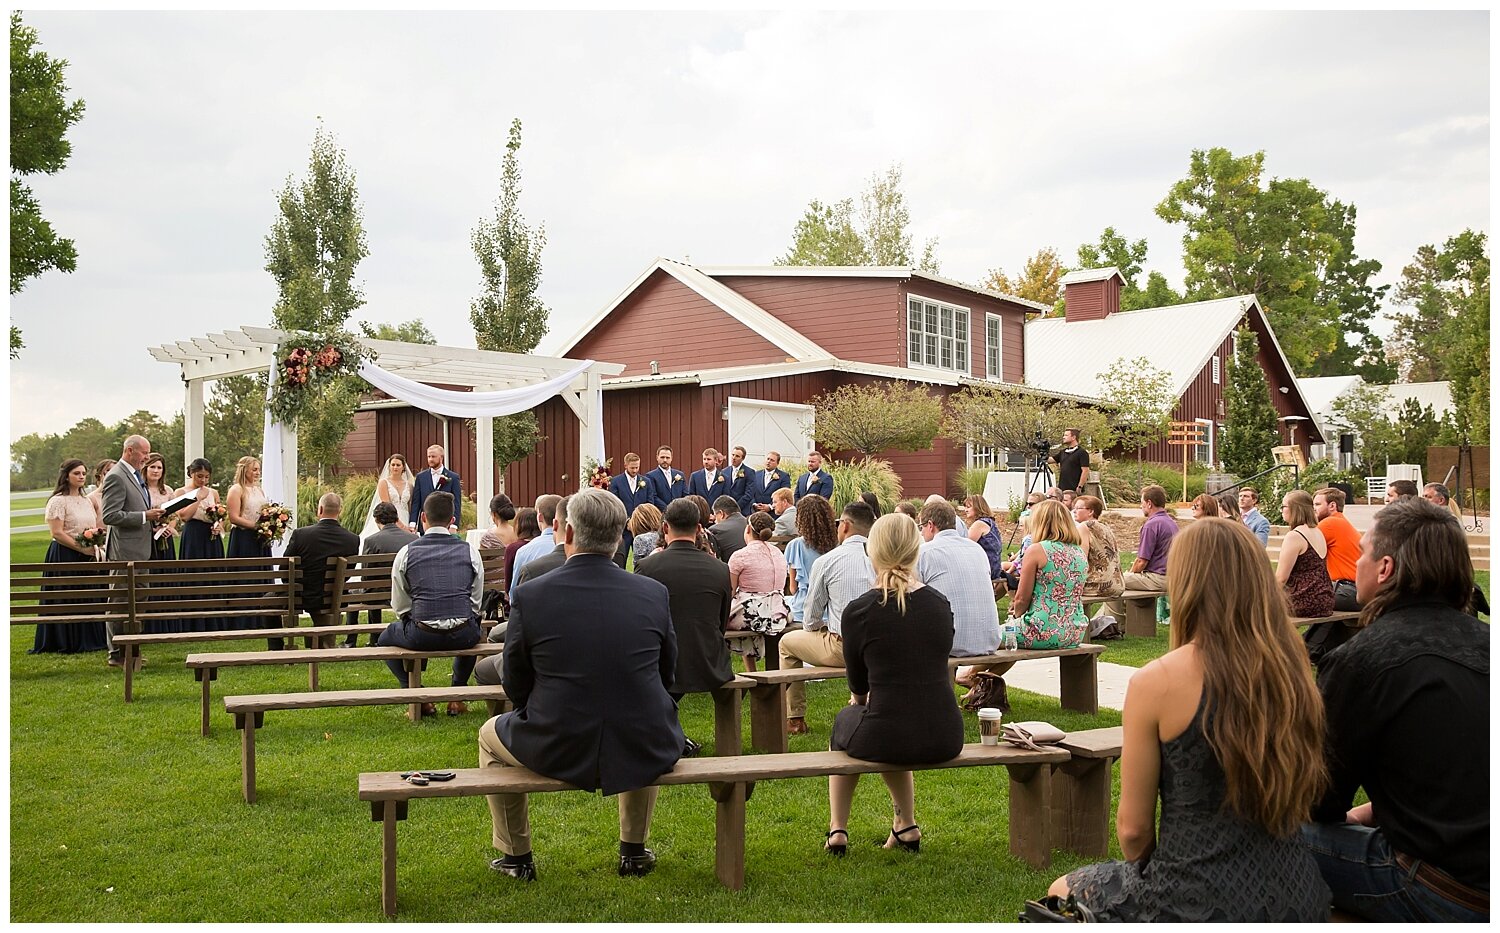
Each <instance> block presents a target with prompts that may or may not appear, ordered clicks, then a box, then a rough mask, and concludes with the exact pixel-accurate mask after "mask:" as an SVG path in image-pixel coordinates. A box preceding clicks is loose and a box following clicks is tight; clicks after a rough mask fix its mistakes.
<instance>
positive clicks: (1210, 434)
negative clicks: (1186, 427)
mask: <svg viewBox="0 0 1500 933" xmlns="http://www.w3.org/2000/svg"><path fill="white" fill-rule="evenodd" d="M1215 359H1218V357H1215ZM1193 420H1194V421H1196V422H1198V423H1199V424H1201V425H1203V436H1204V437H1206V438H1208V443H1207V444H1198V445H1197V446H1195V447H1194V448H1193V459H1194V460H1197V461H1198V462H1199V463H1206V464H1208V465H1209V466H1210V467H1212V466H1214V465H1215V463H1216V462H1217V461H1215V460H1214V448H1215V447H1216V443H1215V442H1216V441H1217V440H1218V438H1216V437H1215V436H1214V435H1215V434H1216V433H1217V432H1218V430H1219V428H1218V425H1216V424H1214V423H1213V422H1212V421H1210V420H1209V419H1207V418H1194V419H1193ZM1205 447H1207V448H1208V451H1207V453H1208V458H1207V459H1204V457H1203V453H1204V450H1203V448H1205Z"/></svg>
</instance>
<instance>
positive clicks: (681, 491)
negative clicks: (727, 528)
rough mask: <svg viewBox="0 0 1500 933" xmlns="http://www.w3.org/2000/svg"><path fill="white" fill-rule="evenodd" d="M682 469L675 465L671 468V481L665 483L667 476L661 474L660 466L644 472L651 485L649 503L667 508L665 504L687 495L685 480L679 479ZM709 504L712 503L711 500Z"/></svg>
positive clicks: (662, 508) (663, 509) (660, 507)
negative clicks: (669, 483)
mask: <svg viewBox="0 0 1500 933" xmlns="http://www.w3.org/2000/svg"><path fill="white" fill-rule="evenodd" d="M681 476H682V471H681V470H679V469H677V468H676V467H673V468H672V477H673V479H672V483H671V485H670V486H669V485H667V478H666V477H665V476H662V475H661V467H657V468H656V469H654V470H652V471H651V472H650V473H647V474H646V482H647V483H649V484H650V486H651V504H652V505H654V506H656V507H657V508H659V509H661V510H662V511H663V512H665V511H666V510H667V506H668V505H670V504H671V503H673V502H675V501H676V500H678V499H681V498H682V497H683V496H685V495H687V480H686V479H681V478H679V477H681ZM709 505H713V503H712V502H710V503H709Z"/></svg>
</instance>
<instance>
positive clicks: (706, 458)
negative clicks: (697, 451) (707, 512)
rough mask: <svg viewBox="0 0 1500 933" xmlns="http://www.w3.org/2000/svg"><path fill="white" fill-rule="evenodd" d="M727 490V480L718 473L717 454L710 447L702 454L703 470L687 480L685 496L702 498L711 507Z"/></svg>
mask: <svg viewBox="0 0 1500 933" xmlns="http://www.w3.org/2000/svg"><path fill="white" fill-rule="evenodd" d="M728 488H729V482H728V480H727V479H726V478H725V476H724V474H723V473H721V472H719V452H718V451H717V450H715V449H714V448H712V447H710V448H708V449H707V450H705V451H704V452H703V469H701V470H698V471H697V472H695V473H694V474H693V475H692V478H691V479H689V480H688V488H687V494H688V495H690V496H702V497H703V498H705V499H707V500H708V501H709V504H710V505H712V503H713V501H714V500H715V499H717V498H719V497H720V496H722V495H724V493H725V490H727V489H728Z"/></svg>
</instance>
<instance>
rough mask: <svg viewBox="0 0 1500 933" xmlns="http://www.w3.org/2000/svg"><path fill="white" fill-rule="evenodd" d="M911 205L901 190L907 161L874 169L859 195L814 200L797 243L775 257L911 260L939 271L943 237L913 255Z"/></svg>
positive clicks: (854, 262)
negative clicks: (829, 200)
mask: <svg viewBox="0 0 1500 933" xmlns="http://www.w3.org/2000/svg"><path fill="white" fill-rule="evenodd" d="M910 224H911V211H910V210H909V209H908V208H907V206H906V195H905V193H904V192H903V191H902V190H901V166H900V164H895V165H891V166H890V167H889V168H887V169H886V170H885V171H884V172H875V173H874V174H872V175H871V176H870V177H869V179H868V181H867V183H866V187H865V189H864V191H863V192H861V193H860V196H859V211H858V216H856V214H855V208H854V199H853V198H845V199H844V200H842V201H836V202H832V203H829V204H824V203H823V202H822V201H818V200H816V199H814V200H812V201H809V202H808V205H807V210H806V212H804V213H803V215H802V218H801V219H800V220H798V221H797V226H796V228H795V229H794V230H793V231H792V245H791V246H790V247H789V248H788V249H787V252H786V255H784V256H780V257H778V258H777V259H776V260H775V263H776V265H778V266H869V265H874V266H910V265H915V266H916V267H917V268H918V269H921V270H923V271H924V272H932V273H936V272H937V271H938V260H937V255H936V254H937V238H936V237H933V238H932V239H930V240H928V241H927V242H926V243H925V244H923V247H922V256H921V258H920V259H916V260H914V259H913V257H912V243H911V233H910V232H909V231H908V229H907V228H908V227H909V226H910Z"/></svg>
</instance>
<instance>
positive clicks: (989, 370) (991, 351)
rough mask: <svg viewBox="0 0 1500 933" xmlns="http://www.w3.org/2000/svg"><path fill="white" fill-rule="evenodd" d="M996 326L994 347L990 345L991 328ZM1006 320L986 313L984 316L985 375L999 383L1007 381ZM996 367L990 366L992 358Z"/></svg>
mask: <svg viewBox="0 0 1500 933" xmlns="http://www.w3.org/2000/svg"><path fill="white" fill-rule="evenodd" d="M992 324H993V325H994V328H995V332H994V338H995V340H994V345H993V346H991V344H990V336H991V334H990V326H991V325H992ZM1004 351H1005V318H1003V317H1001V316H1000V315H998V314H994V313H992V312H989V311H986V312H985V314H984V374H985V376H986V377H988V378H990V379H993V380H995V381H997V382H1004V381H1005V352H1004ZM992 355H993V357H994V364H995V365H994V366H991V365H990V359H991V356H992Z"/></svg>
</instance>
